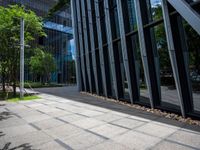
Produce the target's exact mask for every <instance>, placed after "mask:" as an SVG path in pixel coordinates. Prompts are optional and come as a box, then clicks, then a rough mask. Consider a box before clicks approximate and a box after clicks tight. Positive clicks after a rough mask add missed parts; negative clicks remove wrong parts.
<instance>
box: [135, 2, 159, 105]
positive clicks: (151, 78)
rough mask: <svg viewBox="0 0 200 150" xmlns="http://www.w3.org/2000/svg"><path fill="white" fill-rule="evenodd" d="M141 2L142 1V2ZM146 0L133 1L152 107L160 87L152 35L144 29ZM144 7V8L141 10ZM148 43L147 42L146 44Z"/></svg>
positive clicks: (157, 98)
mask: <svg viewBox="0 0 200 150" xmlns="http://www.w3.org/2000/svg"><path fill="white" fill-rule="evenodd" d="M142 2H143V3H142ZM145 3H146V1H138V0H136V1H135V10H136V16H137V26H138V35H139V43H140V51H141V57H142V62H143V68H144V74H145V79H146V83H147V87H148V91H149V99H150V104H151V107H152V108H154V107H155V106H156V105H158V104H157V103H158V101H160V99H161V98H160V95H159V93H160V92H159V90H160V87H158V86H159V84H158V76H157V70H156V68H157V66H156V64H155V62H157V59H158V58H157V56H156V55H155V53H154V52H153V48H152V43H151V42H152V37H151V35H150V34H152V33H151V32H150V29H147V30H149V31H146V32H145V30H144V28H143V26H144V21H147V19H148V18H147V17H148V16H145V15H146V14H144V13H143V11H147V9H146V7H145V6H143V4H145ZM142 9H145V10H142ZM147 43H148V44H147Z"/></svg>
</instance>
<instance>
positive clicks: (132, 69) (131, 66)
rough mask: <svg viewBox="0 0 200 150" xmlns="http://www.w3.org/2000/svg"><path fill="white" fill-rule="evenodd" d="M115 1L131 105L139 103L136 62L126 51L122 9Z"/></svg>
mask: <svg viewBox="0 0 200 150" xmlns="http://www.w3.org/2000/svg"><path fill="white" fill-rule="evenodd" d="M116 1H117V10H118V18H119V19H118V20H119V28H120V37H121V45H122V53H123V62H124V68H125V74H126V77H127V81H128V89H129V96H130V100H131V103H134V101H139V86H138V82H137V79H138V77H137V72H136V64H137V61H136V59H134V58H133V57H132V56H133V53H131V52H129V51H128V48H127V44H126V42H127V41H126V33H125V24H124V18H123V7H122V0H116Z"/></svg>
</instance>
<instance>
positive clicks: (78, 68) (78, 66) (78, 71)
mask: <svg viewBox="0 0 200 150" xmlns="http://www.w3.org/2000/svg"><path fill="white" fill-rule="evenodd" d="M75 3H76V2H75V1H74V0H71V9H72V16H73V18H74V19H72V24H73V34H74V39H75V49H76V79H77V87H78V90H79V91H82V81H81V79H82V78H81V64H80V49H79V38H78V24H77V13H76V4H75Z"/></svg>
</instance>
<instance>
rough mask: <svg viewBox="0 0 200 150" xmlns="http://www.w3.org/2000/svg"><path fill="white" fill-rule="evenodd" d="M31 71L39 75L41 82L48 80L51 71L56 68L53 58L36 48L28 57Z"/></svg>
mask: <svg viewBox="0 0 200 150" xmlns="http://www.w3.org/2000/svg"><path fill="white" fill-rule="evenodd" d="M30 69H31V72H32V73H33V74H34V75H35V76H36V77H37V76H39V77H40V80H41V82H42V83H44V82H45V81H46V82H49V81H50V77H51V73H52V72H54V71H55V70H56V65H55V60H54V58H53V56H52V54H50V53H48V52H46V51H44V50H42V49H40V48H37V49H36V50H35V55H34V56H32V57H31V59H30Z"/></svg>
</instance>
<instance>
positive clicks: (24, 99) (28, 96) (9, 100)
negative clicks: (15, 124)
mask: <svg viewBox="0 0 200 150" xmlns="http://www.w3.org/2000/svg"><path fill="white" fill-rule="evenodd" d="M37 99H40V97H39V96H37V95H25V96H24V98H23V99H20V97H16V98H9V99H7V101H8V102H19V101H29V100H37Z"/></svg>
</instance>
